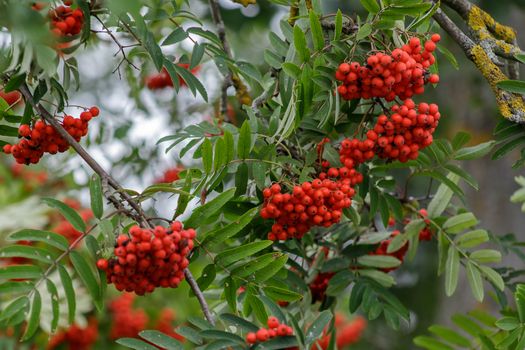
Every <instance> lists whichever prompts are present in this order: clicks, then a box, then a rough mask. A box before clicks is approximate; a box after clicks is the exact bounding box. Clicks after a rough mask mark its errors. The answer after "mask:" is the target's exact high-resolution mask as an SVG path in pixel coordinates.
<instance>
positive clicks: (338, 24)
mask: <svg viewBox="0 0 525 350" xmlns="http://www.w3.org/2000/svg"><path fill="white" fill-rule="evenodd" d="M334 22H335V29H334V40H335V41H337V40H339V39H340V38H341V33H342V32H343V13H342V12H341V10H340V9H337V13H336V14H335V20H334Z"/></svg>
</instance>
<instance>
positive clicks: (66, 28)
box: [48, 2, 84, 37]
mask: <svg viewBox="0 0 525 350" xmlns="http://www.w3.org/2000/svg"><path fill="white" fill-rule="evenodd" d="M68 3H69V4H71V3H70V2H68ZM48 16H49V18H50V20H51V23H50V26H51V32H52V33H53V34H55V35H56V36H57V37H62V36H67V35H77V34H79V33H80V31H81V30H82V26H83V24H84V14H83V13H82V11H81V10H80V9H75V10H73V9H72V8H71V7H69V6H58V7H56V8H54V9H52V10H50V11H49V13H48Z"/></svg>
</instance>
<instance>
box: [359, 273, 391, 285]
mask: <svg viewBox="0 0 525 350" xmlns="http://www.w3.org/2000/svg"><path fill="white" fill-rule="evenodd" d="M359 274H360V275H361V276H366V277H369V278H371V279H373V280H374V281H376V282H377V283H379V284H380V285H382V286H383V287H385V288H390V287H392V286H393V285H394V284H396V280H395V279H394V277H392V276H390V275H389V274H387V273H385V272H383V271H379V270H359Z"/></svg>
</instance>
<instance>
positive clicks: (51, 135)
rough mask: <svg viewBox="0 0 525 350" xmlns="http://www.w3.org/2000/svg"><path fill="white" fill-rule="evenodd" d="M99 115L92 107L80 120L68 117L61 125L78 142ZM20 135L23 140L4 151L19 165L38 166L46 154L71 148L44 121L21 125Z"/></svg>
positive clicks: (6, 147)
mask: <svg viewBox="0 0 525 350" xmlns="http://www.w3.org/2000/svg"><path fill="white" fill-rule="evenodd" d="M98 115H99V109H98V108H97V107H91V108H90V109H89V110H88V111H85V112H82V113H80V117H79V118H74V117H73V116H71V115H66V116H65V117H64V119H63V120H62V121H61V125H62V126H63V127H64V129H66V131H67V132H68V134H70V135H71V136H72V137H73V138H74V139H75V140H76V141H77V142H78V141H80V139H81V138H82V136H86V135H87V132H88V123H89V121H90V120H91V119H92V118H93V117H96V116H98ZM18 134H19V135H20V137H21V138H22V139H21V140H20V141H19V142H18V143H17V144H14V145H9V144H8V145H5V146H4V148H3V151H4V152H5V153H7V154H12V155H13V157H14V158H15V160H16V162H17V163H19V164H26V165H28V164H36V163H38V162H39V161H40V158H42V156H43V155H44V153H51V154H56V153H58V152H65V151H66V150H67V149H68V148H69V143H68V142H67V141H66V139H64V138H63V137H62V136H60V135H59V134H58V132H57V131H56V130H55V128H53V127H52V126H51V125H49V124H47V123H46V122H45V121H43V120H39V121H37V122H36V123H34V124H33V125H32V126H31V125H29V124H22V125H20V127H19V129H18Z"/></svg>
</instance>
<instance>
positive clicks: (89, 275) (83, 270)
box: [69, 251, 102, 310]
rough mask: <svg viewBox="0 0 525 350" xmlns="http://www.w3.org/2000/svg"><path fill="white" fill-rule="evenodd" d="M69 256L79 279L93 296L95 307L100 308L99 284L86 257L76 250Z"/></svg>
mask: <svg viewBox="0 0 525 350" xmlns="http://www.w3.org/2000/svg"><path fill="white" fill-rule="evenodd" d="M69 257H70V259H71V263H72V264H73V267H74V268H75V271H76V272H77V274H78V276H79V277H80V280H81V281H82V282H83V283H84V285H85V286H86V289H87V290H88V292H89V294H90V295H91V297H92V298H93V301H94V303H95V305H96V306H97V309H99V310H100V309H102V300H101V293H100V285H99V284H98V281H97V278H96V277H95V274H94V273H93V270H92V269H91V268H90V265H89V264H88V262H87V261H86V259H85V258H84V257H83V256H82V255H80V253H78V252H76V251H72V252H71V253H70V255H69Z"/></svg>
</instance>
